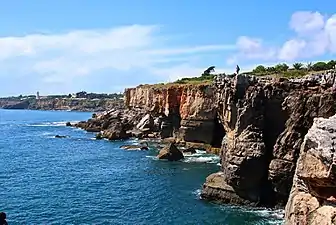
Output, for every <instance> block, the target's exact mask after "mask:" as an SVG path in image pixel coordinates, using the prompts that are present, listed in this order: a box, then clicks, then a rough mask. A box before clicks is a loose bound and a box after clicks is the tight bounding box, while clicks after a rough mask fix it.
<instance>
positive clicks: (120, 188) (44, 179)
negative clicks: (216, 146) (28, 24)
mask: <svg viewBox="0 0 336 225" xmlns="http://www.w3.org/2000/svg"><path fill="white" fill-rule="evenodd" d="M89 117H90V114H89V113H79V112H51V111H24V110H22V111H20V110H18V111H15V110H13V111H11V110H0V134H1V136H0V184H1V186H0V187H1V188H0V211H5V212H6V213H7V217H8V222H9V224H11V225H12V224H178V225H180V224H181V225H183V224H237V225H244V224H251V225H252V224H253V225H255V224H281V219H279V216H280V214H281V212H279V211H269V210H266V209H247V208H240V207H230V206H219V205H215V204H210V203H207V202H204V201H202V200H200V199H199V191H200V188H201V185H202V183H203V182H204V180H205V178H206V176H207V175H209V174H210V173H212V172H216V171H217V170H218V169H219V166H218V165H217V163H218V159H217V157H214V156H211V155H207V154H203V152H198V154H196V155H194V156H192V157H188V158H187V159H186V160H185V161H183V162H164V161H158V160H155V158H154V157H153V156H155V155H156V150H154V149H151V150H150V151H125V150H122V149H120V148H119V146H120V145H122V144H125V142H109V141H105V140H94V139H93V137H94V135H93V134H91V133H86V132H85V131H83V130H79V129H75V128H70V127H65V126H64V124H65V123H64V122H66V121H79V120H85V119H88V118H89ZM56 134H59V135H68V136H69V138H65V139H57V138H53V137H54V135H56ZM134 142H135V140H130V141H127V142H126V143H134ZM204 162H208V163H204Z"/></svg>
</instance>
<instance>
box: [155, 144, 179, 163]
mask: <svg viewBox="0 0 336 225" xmlns="http://www.w3.org/2000/svg"><path fill="white" fill-rule="evenodd" d="M157 158H158V159H167V160H168V161H178V160H180V159H183V158H184V156H183V153H182V152H181V151H180V150H179V149H178V148H177V147H176V146H175V144H174V143H170V144H168V145H167V146H165V147H164V148H163V149H161V150H160V152H159V154H158V156H157Z"/></svg>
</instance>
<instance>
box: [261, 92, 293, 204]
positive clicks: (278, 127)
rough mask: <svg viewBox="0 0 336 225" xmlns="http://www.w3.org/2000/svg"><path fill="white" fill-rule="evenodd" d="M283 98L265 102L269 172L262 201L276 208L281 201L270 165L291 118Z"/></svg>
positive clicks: (264, 133)
mask: <svg viewBox="0 0 336 225" xmlns="http://www.w3.org/2000/svg"><path fill="white" fill-rule="evenodd" d="M283 100H284V99H283V98H271V99H267V100H266V101H265V108H264V120H265V121H264V127H263V141H264V143H265V148H266V152H265V156H264V157H265V160H266V163H265V171H267V173H266V175H265V177H264V179H263V181H262V188H261V193H262V194H261V201H262V203H263V205H266V206H267V207H274V206H275V205H276V204H277V202H278V201H279V199H278V196H277V194H276V193H275V190H274V187H273V184H272V183H271V181H270V180H269V179H268V176H269V165H270V163H271V161H272V159H274V157H273V149H274V146H275V144H276V141H277V139H278V137H279V136H280V134H281V133H282V132H283V131H284V130H285V128H286V121H287V119H288V118H289V115H288V113H287V112H286V111H285V110H283V108H282V102H283Z"/></svg>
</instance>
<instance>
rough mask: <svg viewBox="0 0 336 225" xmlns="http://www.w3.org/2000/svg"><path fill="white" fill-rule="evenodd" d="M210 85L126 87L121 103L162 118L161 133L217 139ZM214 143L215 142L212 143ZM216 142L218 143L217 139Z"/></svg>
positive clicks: (193, 139)
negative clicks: (123, 101) (123, 99)
mask: <svg viewBox="0 0 336 225" xmlns="http://www.w3.org/2000/svg"><path fill="white" fill-rule="evenodd" d="M214 97H215V92H214V87H213V86H212V85H202V84H201V85H178V84H176V85H165V86H155V85H148V86H139V87H136V88H131V89H126V91H125V104H126V105H127V106H128V107H130V108H144V109H145V110H148V111H150V113H151V114H152V115H160V116H161V119H162V125H161V137H163V138H165V137H171V136H174V137H176V138H178V139H181V140H184V141H188V142H201V143H208V144H212V143H213V142H214V141H216V140H219V143H220V141H221V138H222V137H219V138H216V135H214V134H215V133H216V134H217V135H223V134H221V132H215V131H216V127H217V126H218V119H217V117H216V108H215V98H214ZM213 144H216V143H213ZM217 144H218V143H217Z"/></svg>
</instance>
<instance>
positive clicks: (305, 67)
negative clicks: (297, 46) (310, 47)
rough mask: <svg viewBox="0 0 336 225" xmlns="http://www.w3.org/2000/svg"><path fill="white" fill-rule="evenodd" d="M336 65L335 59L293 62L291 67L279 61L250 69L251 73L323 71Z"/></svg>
mask: <svg viewBox="0 0 336 225" xmlns="http://www.w3.org/2000/svg"><path fill="white" fill-rule="evenodd" d="M335 65H336V61H335V60H330V61H329V62H316V63H314V64H313V63H311V62H310V63H307V64H303V63H294V64H293V65H292V68H290V67H289V66H288V65H287V64H286V63H279V64H277V65H275V66H270V67H265V66H263V65H259V66H257V67H256V68H255V69H253V70H252V73H257V74H263V73H279V72H287V71H289V70H297V71H316V72H317V71H323V70H330V69H334V68H335Z"/></svg>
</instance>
